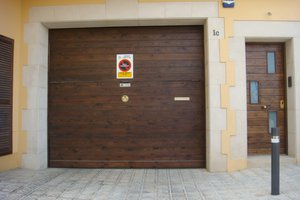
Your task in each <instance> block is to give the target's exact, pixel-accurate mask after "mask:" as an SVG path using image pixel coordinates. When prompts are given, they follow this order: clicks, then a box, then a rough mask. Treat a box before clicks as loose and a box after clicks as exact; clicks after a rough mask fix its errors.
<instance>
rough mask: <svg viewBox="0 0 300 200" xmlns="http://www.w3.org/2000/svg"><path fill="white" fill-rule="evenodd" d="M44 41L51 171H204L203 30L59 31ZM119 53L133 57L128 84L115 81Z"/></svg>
mask: <svg viewBox="0 0 300 200" xmlns="http://www.w3.org/2000/svg"><path fill="white" fill-rule="evenodd" d="M49 38H50V42H49V45H50V52H49V53H50V64H49V66H50V67H49V94H48V95H49V97H48V103H49V105H48V107H49V111H48V135H49V166H50V167H205V87H204V86H205V82H204V81H205V80H204V45H203V27H202V26H182V27H130V28H93V29H61V30H50V35H49ZM119 53H132V54H134V76H135V78H134V79H133V80H117V79H116V71H115V70H116V69H115V65H116V54H119ZM120 82H130V83H131V87H130V88H120V86H119V84H120ZM124 94H126V95H128V96H129V102H127V103H123V102H122V101H121V96H122V95H124ZM175 96H188V97H190V98H191V100H190V101H188V102H175V101H174V97H175Z"/></svg>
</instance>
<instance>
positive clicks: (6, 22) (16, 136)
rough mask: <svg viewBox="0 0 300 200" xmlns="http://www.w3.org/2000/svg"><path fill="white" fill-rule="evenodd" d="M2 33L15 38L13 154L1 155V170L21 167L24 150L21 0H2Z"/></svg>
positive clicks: (0, 27) (0, 10)
mask: <svg viewBox="0 0 300 200" xmlns="http://www.w3.org/2000/svg"><path fill="white" fill-rule="evenodd" d="M0 34H1V35H4V36H6V37H10V38H12V39H13V40H14V69H13V70H14V72H13V73H14V78H13V79H14V82H13V84H14V85H13V154H12V155H8V156H1V157H0V171H3V170H7V169H11V168H16V167H19V166H20V164H21V154H22V152H23V150H24V145H25V143H24V141H25V140H24V133H23V132H22V131H21V123H20V122H21V104H20V101H21V99H20V90H21V89H22V83H21V82H22V81H21V80H22V65H21V43H22V23H21V0H0Z"/></svg>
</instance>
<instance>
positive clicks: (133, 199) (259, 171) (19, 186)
mask: <svg viewBox="0 0 300 200" xmlns="http://www.w3.org/2000/svg"><path fill="white" fill-rule="evenodd" d="M270 191H271V186H270V168H269V167H262V168H251V169H246V170H242V171H238V172H231V173H210V172H208V171H206V170H205V169H54V168H50V169H45V170H37V171H34V170H25V169H17V170H11V171H8V172H2V173H0V199H1V200H6V199H23V200H34V199H41V200H46V199H51V200H52V199H61V200H71V199H74V200H87V199H95V200H97V199H98V200H201V199H211V200H215V199H216V200H218V199H230V200H237V199H249V200H256V199H258V200H260V199H300V165H297V164H286V165H282V166H281V194H280V196H271V195H270Z"/></svg>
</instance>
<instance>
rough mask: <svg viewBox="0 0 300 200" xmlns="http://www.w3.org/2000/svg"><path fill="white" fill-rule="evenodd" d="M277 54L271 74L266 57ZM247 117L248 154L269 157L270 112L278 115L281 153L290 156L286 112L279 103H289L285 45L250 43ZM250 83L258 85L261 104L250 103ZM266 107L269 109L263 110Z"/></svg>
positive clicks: (248, 52) (247, 61) (247, 65)
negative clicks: (287, 98)
mask: <svg viewBox="0 0 300 200" xmlns="http://www.w3.org/2000/svg"><path fill="white" fill-rule="evenodd" d="M268 52H275V60H276V66H275V70H276V71H275V73H268V70H267V53H268ZM246 69H247V70H246V71H247V117H248V153H249V154H267V153H268V154H269V153H270V151H271V143H270V135H269V111H276V112H277V127H279V128H280V152H281V153H286V152H287V144H286V143H287V135H286V110H285V109H281V108H280V101H281V100H284V101H285V100H286V89H285V68H284V44H281V43H275V44H265V43H247V44H246ZM250 81H258V85H259V100H258V103H257V104H251V102H250ZM264 105H267V107H268V109H263V108H262V107H263V106H264Z"/></svg>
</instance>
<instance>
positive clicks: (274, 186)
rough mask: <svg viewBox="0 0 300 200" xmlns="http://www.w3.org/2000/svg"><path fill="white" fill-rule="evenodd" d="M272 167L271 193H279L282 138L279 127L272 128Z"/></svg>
mask: <svg viewBox="0 0 300 200" xmlns="http://www.w3.org/2000/svg"><path fill="white" fill-rule="evenodd" d="M271 133H272V138H271V143H272V157H271V163H272V169H271V174H272V177H271V182H272V183H271V194H272V195H279V167H280V160H279V159H280V158H279V156H280V140H279V138H280V137H279V136H280V133H279V128H272V132H271Z"/></svg>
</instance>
